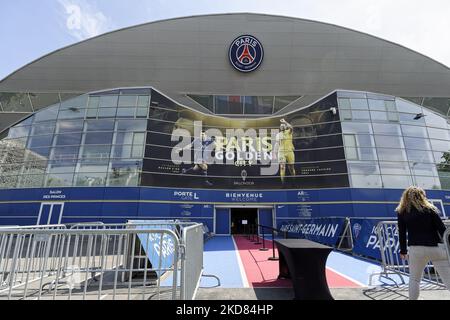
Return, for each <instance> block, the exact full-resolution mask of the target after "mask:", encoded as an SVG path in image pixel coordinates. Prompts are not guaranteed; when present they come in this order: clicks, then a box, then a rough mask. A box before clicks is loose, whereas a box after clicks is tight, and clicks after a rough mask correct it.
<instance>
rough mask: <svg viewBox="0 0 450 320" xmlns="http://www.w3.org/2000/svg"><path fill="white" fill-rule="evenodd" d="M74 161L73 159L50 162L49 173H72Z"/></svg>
mask: <svg viewBox="0 0 450 320" xmlns="http://www.w3.org/2000/svg"><path fill="white" fill-rule="evenodd" d="M75 168H76V163H75V162H74V161H71V162H64V161H61V162H54V163H51V164H50V166H49V169H48V172H49V173H50V174H54V173H67V174H73V173H74V172H75Z"/></svg>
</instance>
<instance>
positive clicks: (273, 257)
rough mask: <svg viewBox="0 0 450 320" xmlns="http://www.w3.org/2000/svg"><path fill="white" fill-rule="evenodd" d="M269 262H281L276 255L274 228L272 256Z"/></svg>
mask: <svg viewBox="0 0 450 320" xmlns="http://www.w3.org/2000/svg"><path fill="white" fill-rule="evenodd" d="M269 260H271V261H276V260H279V259H278V257H277V256H276V255H275V235H274V231H273V228H272V256H271V257H269Z"/></svg>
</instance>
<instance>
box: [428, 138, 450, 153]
mask: <svg viewBox="0 0 450 320" xmlns="http://www.w3.org/2000/svg"><path fill="white" fill-rule="evenodd" d="M430 141H431V148H432V149H433V151H446V152H448V151H450V142H449V141H444V140H434V139H430Z"/></svg>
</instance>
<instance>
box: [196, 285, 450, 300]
mask: <svg viewBox="0 0 450 320" xmlns="http://www.w3.org/2000/svg"><path fill="white" fill-rule="evenodd" d="M331 294H332V295H333V297H334V298H335V299H336V300H407V299H408V298H407V297H408V291H407V288H402V289H401V290H396V291H392V289H390V290H388V289H382V288H375V289H372V290H368V289H361V288H335V289H331ZM293 297H294V292H293V291H292V289H290V288H233V289H230V288H227V289H219V288H214V289H199V291H198V293H197V297H196V299H197V300H291V299H293ZM420 299H421V300H450V292H449V291H447V290H442V289H440V290H422V292H421V296H420Z"/></svg>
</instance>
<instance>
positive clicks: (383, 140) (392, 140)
mask: <svg viewBox="0 0 450 320" xmlns="http://www.w3.org/2000/svg"><path fill="white" fill-rule="evenodd" d="M374 138H375V144H376V146H377V147H386V148H401V149H403V148H404V147H405V146H404V145H403V139H402V137H396V136H378V135H376V136H374Z"/></svg>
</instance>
